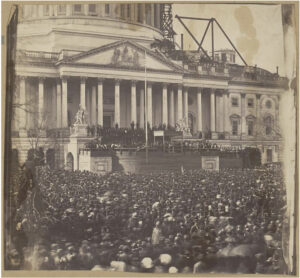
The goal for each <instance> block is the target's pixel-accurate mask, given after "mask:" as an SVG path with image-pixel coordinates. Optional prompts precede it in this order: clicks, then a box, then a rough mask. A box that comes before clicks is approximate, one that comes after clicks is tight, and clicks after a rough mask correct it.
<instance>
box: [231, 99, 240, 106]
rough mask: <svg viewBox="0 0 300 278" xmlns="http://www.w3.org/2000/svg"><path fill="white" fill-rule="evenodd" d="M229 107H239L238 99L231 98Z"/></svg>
mask: <svg viewBox="0 0 300 278" xmlns="http://www.w3.org/2000/svg"><path fill="white" fill-rule="evenodd" d="M231 105H232V106H233V107H238V106H239V101H238V98H237V97H233V98H231Z"/></svg>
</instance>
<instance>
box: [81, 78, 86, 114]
mask: <svg viewBox="0 0 300 278" xmlns="http://www.w3.org/2000/svg"><path fill="white" fill-rule="evenodd" d="M85 82H86V77H81V78H80V105H81V107H82V109H84V110H85V109H86V105H85Z"/></svg>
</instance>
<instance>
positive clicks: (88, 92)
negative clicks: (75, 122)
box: [85, 86, 92, 125]
mask: <svg viewBox="0 0 300 278" xmlns="http://www.w3.org/2000/svg"><path fill="white" fill-rule="evenodd" d="M91 95H92V93H91V88H89V87H88V86H86V92H85V116H86V123H87V124H88V125H90V124H91V119H92V117H91V116H92V115H91Z"/></svg>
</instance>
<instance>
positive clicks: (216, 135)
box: [211, 132, 218, 140]
mask: <svg viewBox="0 0 300 278" xmlns="http://www.w3.org/2000/svg"><path fill="white" fill-rule="evenodd" d="M211 139H213V140H217V139H218V133H217V132H212V133H211Z"/></svg>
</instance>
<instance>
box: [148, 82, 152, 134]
mask: <svg viewBox="0 0 300 278" xmlns="http://www.w3.org/2000/svg"><path fill="white" fill-rule="evenodd" d="M147 122H148V123H149V125H150V128H152V84H151V83H149V82H148V88H147Z"/></svg>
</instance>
